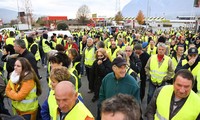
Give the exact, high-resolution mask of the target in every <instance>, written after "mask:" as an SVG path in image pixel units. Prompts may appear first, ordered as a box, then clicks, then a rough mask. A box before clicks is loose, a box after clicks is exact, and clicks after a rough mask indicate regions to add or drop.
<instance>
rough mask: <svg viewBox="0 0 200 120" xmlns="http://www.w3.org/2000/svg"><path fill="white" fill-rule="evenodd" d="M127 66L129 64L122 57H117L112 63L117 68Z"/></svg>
mask: <svg viewBox="0 0 200 120" xmlns="http://www.w3.org/2000/svg"><path fill="white" fill-rule="evenodd" d="M126 64H127V62H126V60H125V59H124V58H122V57H116V58H115V59H114V60H113V62H112V66H113V65H116V66H117V67H121V66H122V65H126Z"/></svg>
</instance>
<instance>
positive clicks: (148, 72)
mask: <svg viewBox="0 0 200 120" xmlns="http://www.w3.org/2000/svg"><path fill="white" fill-rule="evenodd" d="M150 61H151V57H150V58H149V60H148V61H147V64H146V66H145V68H144V69H145V72H146V75H147V76H148V77H149V78H150V77H151V75H150Z"/></svg>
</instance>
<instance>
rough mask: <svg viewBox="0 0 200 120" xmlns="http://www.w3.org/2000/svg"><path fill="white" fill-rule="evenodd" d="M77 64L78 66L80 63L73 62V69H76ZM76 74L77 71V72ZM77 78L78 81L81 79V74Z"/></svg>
mask: <svg viewBox="0 0 200 120" xmlns="http://www.w3.org/2000/svg"><path fill="white" fill-rule="evenodd" d="M78 64H80V62H75V63H74V65H73V68H74V69H76V66H77V65H78ZM77 72H78V70H77ZM78 77H79V79H80V78H81V74H79V75H78Z"/></svg>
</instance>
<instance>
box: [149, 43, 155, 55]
mask: <svg viewBox="0 0 200 120" xmlns="http://www.w3.org/2000/svg"><path fill="white" fill-rule="evenodd" d="M156 50H157V47H154V48H153V50H151V48H150V45H149V46H148V49H147V53H148V54H149V55H155V54H156Z"/></svg>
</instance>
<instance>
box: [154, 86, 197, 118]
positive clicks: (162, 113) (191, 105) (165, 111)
mask: <svg viewBox="0 0 200 120" xmlns="http://www.w3.org/2000/svg"><path fill="white" fill-rule="evenodd" d="M173 91H174V89H173V85H167V86H165V87H163V88H162V89H161V91H160V93H159V95H158V97H157V100H156V106H157V111H156V114H155V115H154V119H155V120H169V114H170V103H171V97H172V94H173ZM197 106H198V107H197ZM199 106H200V97H199V96H198V95H196V94H195V93H194V92H193V91H192V90H191V92H190V95H189V96H188V98H187V100H186V102H185V103H184V105H183V106H182V108H181V109H180V111H179V112H178V113H177V114H176V115H175V116H174V117H173V118H172V120H196V118H197V116H198V115H199V113H200V107H199Z"/></svg>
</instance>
